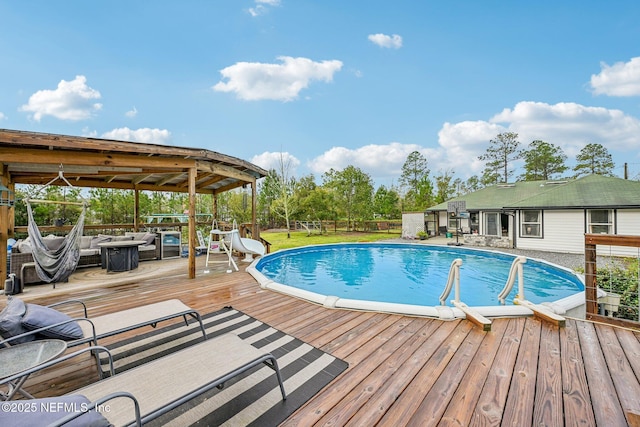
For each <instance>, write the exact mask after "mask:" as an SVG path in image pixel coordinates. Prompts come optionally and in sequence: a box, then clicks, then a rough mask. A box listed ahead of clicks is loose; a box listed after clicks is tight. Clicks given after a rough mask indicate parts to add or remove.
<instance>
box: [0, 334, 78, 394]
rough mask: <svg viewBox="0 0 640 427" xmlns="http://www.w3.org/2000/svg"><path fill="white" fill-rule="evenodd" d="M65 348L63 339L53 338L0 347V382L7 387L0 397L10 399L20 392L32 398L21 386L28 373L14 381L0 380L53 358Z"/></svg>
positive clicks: (65, 344)
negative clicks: (6, 390)
mask: <svg viewBox="0 0 640 427" xmlns="http://www.w3.org/2000/svg"><path fill="white" fill-rule="evenodd" d="M66 349H67V343H66V342H65V341H63V340H55V339H46V340H36V341H31V342H26V343H22V344H16V345H12V346H11V347H5V348H0V384H5V383H6V384H7V386H8V388H9V390H8V392H7V393H4V392H0V398H1V399H2V400H11V398H13V396H14V395H15V394H16V393H20V394H22V395H23V396H24V397H26V398H28V399H33V396H31V395H30V394H29V393H27V392H26V391H25V390H24V389H23V388H22V386H23V384H24V382H25V381H26V380H27V378H29V374H26V375H23V376H21V377H19V378H18V379H16V380H14V381H6V382H3V381H2V380H3V379H5V378H9V377H14V376H16V375H18V374H20V372H24V371H27V370H29V369H31V368H35V367H36V366H39V365H42V364H43V363H46V362H48V361H49V360H52V359H55V358H56V357H58V356H60V355H61V354H62V353H64V351H65V350H66Z"/></svg>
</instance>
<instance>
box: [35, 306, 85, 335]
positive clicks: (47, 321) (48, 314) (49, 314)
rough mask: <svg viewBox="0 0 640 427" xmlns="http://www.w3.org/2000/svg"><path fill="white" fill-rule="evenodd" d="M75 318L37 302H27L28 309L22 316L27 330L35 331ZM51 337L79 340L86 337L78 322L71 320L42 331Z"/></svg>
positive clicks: (41, 333)
mask: <svg viewBox="0 0 640 427" xmlns="http://www.w3.org/2000/svg"><path fill="white" fill-rule="evenodd" d="M69 320H73V319H72V318H71V317H70V316H68V315H66V314H64V313H62V312H60V311H58V310H55V309H53V308H51V307H45V306H43V305H37V304H27V311H26V312H25V314H24V316H23V317H22V326H24V327H25V328H26V329H27V330H30V331H34V330H36V329H40V328H44V327H47V326H51V325H55V324H57V323H61V322H66V321H69ZM40 335H44V336H46V337H49V338H57V339H61V340H67V341H69V340H77V339H80V338H83V337H84V333H83V332H82V329H80V325H78V322H75V321H73V322H69V323H65V324H62V325H58V326H55V327H53V328H51V329H47V330H44V331H42V332H40Z"/></svg>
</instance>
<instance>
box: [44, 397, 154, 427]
mask: <svg viewBox="0 0 640 427" xmlns="http://www.w3.org/2000/svg"><path fill="white" fill-rule="evenodd" d="M119 397H124V398H128V399H131V400H132V401H133V407H134V411H135V414H136V423H135V425H136V426H138V427H141V426H142V419H141V417H140V404H139V403H138V400H137V399H136V398H135V396H134V395H133V394H131V393H127V392H126V391H119V392H115V393H111V394H109V395H107V396H105V397H102V398H100V399H98V400H96V401H95V402H92V403H91V404H90V405H88V406H87V408H86V410H87V412H88V411H94V410H96V407H99V406H102V405H104V403H106V402H108V401H110V400H112V399H117V398H119ZM82 414H84V412H80V411H79V412H75V413H72V414H69V415H67V416H66V417H64V418H61V419H60V420H58V421H56V422H55V423H53V424H51V426H52V427H59V426H63V425H65V424H67V423H68V422H70V421H73V420H75V419H76V418H78V417H79V416H81V415H82Z"/></svg>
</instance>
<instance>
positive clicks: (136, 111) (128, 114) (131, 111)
mask: <svg viewBox="0 0 640 427" xmlns="http://www.w3.org/2000/svg"><path fill="white" fill-rule="evenodd" d="M124 115H125V116H127V117H130V118H133V117H135V116H137V115H138V110H137V109H136V107H135V106H134V107H133V110H129V111H127V112H126V113H124Z"/></svg>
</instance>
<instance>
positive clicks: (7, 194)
mask: <svg viewBox="0 0 640 427" xmlns="http://www.w3.org/2000/svg"><path fill="white" fill-rule="evenodd" d="M15 202H16V198H15V193H14V192H13V191H11V190H9V189H8V188H7V187H5V186H4V185H2V184H0V206H13V205H14V203H15Z"/></svg>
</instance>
